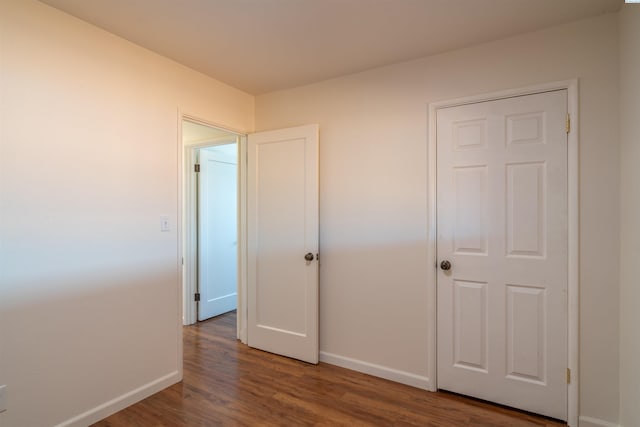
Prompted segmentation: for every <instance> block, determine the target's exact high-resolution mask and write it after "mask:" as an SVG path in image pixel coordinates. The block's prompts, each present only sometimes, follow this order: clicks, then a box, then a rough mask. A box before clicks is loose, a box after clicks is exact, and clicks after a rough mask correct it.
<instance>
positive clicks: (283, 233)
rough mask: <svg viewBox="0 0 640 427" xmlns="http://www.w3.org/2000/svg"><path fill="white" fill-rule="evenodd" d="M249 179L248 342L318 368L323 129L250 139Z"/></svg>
mask: <svg viewBox="0 0 640 427" xmlns="http://www.w3.org/2000/svg"><path fill="white" fill-rule="evenodd" d="M247 173H248V191H247V193H248V200H247V209H248V210H247V219H248V224H247V236H248V275H247V280H248V282H247V285H248V344H249V346H251V347H255V348H259V349H261V350H266V351H269V352H272V353H277V354H281V355H284V356H288V357H292V358H295V359H300V360H303V361H306V362H310V363H318V259H317V254H318V126H317V125H309V126H302V127H297V128H290V129H283V130H277V131H271V132H262V133H256V134H253V135H249V143H248V172H247ZM305 257H307V258H309V259H306V258H305Z"/></svg>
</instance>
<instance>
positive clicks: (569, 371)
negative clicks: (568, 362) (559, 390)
mask: <svg viewBox="0 0 640 427" xmlns="http://www.w3.org/2000/svg"><path fill="white" fill-rule="evenodd" d="M567 384H571V369H569V368H567Z"/></svg>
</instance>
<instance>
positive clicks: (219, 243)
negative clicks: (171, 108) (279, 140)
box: [182, 118, 241, 329]
mask: <svg viewBox="0 0 640 427" xmlns="http://www.w3.org/2000/svg"><path fill="white" fill-rule="evenodd" d="M240 143H241V136H240V135H238V134H236V133H234V132H230V131H227V130H225V129H221V128H218V127H215V126H212V125H209V124H206V123H203V122H200V121H197V120H192V119H189V118H183V119H182V150H183V159H184V162H183V174H184V176H183V183H184V184H183V185H184V188H183V194H184V198H183V200H184V203H183V218H184V224H183V227H184V228H183V229H184V235H183V236H184V238H183V247H184V255H185V256H184V259H183V264H184V269H183V284H184V285H183V324H184V325H190V324H193V323H195V322H197V321H203V320H206V319H209V318H211V317H215V316H219V315H222V314H224V313H227V312H230V311H234V310H237V309H238V308H239V307H241V304H239V301H238V298H239V295H240V292H239V289H240V279H241V270H240V268H239V265H240V250H239V249H240V247H241V244H240V245H239V242H241V239H240V235H241V227H239V212H240V211H239V201H240V193H241V192H240V173H239V165H238V158H239V152H240ZM238 318H240V316H238ZM238 323H239V322H238ZM237 326H238V325H237ZM237 329H239V328H237Z"/></svg>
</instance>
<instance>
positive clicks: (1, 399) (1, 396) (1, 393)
mask: <svg viewBox="0 0 640 427" xmlns="http://www.w3.org/2000/svg"><path fill="white" fill-rule="evenodd" d="M6 410H7V386H6V385H0V412H4V411H6Z"/></svg>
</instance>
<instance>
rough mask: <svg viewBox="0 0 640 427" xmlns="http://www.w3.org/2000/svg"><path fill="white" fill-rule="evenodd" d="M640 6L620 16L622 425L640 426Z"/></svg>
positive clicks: (621, 12) (624, 9)
mask: <svg viewBox="0 0 640 427" xmlns="http://www.w3.org/2000/svg"><path fill="white" fill-rule="evenodd" d="M639 118H640V5H625V6H623V7H622V10H621V11H620V129H621V133H620V142H621V145H620V158H621V164H620V200H621V212H620V213H621V215H620V231H621V232H620V235H621V244H620V247H621V250H620V252H621V258H620V260H621V261H620V424H621V425H622V426H625V427H631V426H638V425H640V310H638V305H639V304H640V282H639V281H638V277H640V262H639V261H640V167H639V165H640V121H639V120H638V119H639Z"/></svg>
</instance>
